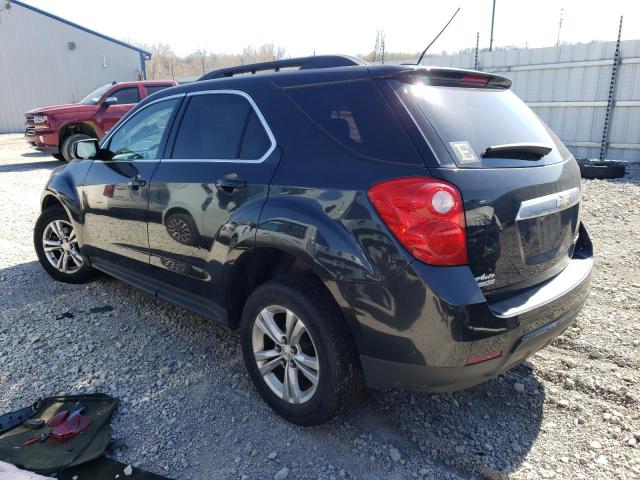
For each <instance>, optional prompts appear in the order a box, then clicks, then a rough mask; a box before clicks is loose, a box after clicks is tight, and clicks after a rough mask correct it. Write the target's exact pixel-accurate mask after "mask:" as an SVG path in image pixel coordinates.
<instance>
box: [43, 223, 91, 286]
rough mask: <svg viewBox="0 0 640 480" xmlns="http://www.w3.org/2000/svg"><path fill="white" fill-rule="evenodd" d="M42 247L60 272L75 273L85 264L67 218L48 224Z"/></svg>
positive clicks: (48, 258) (50, 261)
mask: <svg viewBox="0 0 640 480" xmlns="http://www.w3.org/2000/svg"><path fill="white" fill-rule="evenodd" d="M42 248H43V250H44V254H45V256H46V257H47V260H49V263H50V264H51V265H52V266H53V267H54V268H55V269H56V270H58V271H59V272H62V273H66V274H73V273H76V272H77V271H78V270H80V269H81V268H82V265H83V264H84V260H83V258H82V255H80V251H79V250H78V238H77V237H76V233H75V231H74V229H73V226H72V225H71V224H70V223H69V222H67V221H65V220H53V221H52V222H50V223H49V224H48V225H47V226H46V228H45V229H44V232H43V234H42Z"/></svg>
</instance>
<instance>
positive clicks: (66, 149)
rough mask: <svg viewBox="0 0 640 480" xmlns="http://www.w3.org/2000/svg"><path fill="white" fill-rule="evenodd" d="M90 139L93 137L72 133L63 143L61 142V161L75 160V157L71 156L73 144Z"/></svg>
mask: <svg viewBox="0 0 640 480" xmlns="http://www.w3.org/2000/svg"><path fill="white" fill-rule="evenodd" d="M90 138H93V137H90V136H89V135H85V134H84V133H74V134H72V135H69V136H68V137H67V138H65V139H64V142H62V148H61V149H60V153H61V154H62V157H63V160H64V161H66V162H71V161H72V160H75V158H76V157H75V156H74V155H73V144H74V143H76V142H79V141H80V140H88V139H90Z"/></svg>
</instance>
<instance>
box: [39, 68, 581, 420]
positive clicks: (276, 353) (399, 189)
mask: <svg viewBox="0 0 640 480" xmlns="http://www.w3.org/2000/svg"><path fill="white" fill-rule="evenodd" d="M510 86H511V82H510V81H509V80H508V79H506V78H504V77H500V76H497V75H493V74H488V73H483V72H477V71H468V70H457V69H447V68H430V67H425V66H422V65H368V64H365V63H364V62H362V61H360V60H358V59H354V58H350V57H345V56H317V57H309V58H300V59H289V60H281V61H275V62H268V63H263V64H253V65H244V66H239V67H232V68H226V69H223V70H217V71H214V72H211V73H208V74H206V75H204V76H203V77H202V78H201V79H200V80H198V81H196V82H193V83H190V84H187V85H182V86H177V87H172V88H167V89H165V90H162V91H160V92H158V93H155V94H153V95H151V96H149V97H148V98H145V99H144V100H143V101H142V102H140V103H139V104H138V105H137V106H135V107H134V108H133V109H132V110H131V111H130V112H129V113H128V114H127V115H126V116H125V117H123V118H122V119H121V120H120V121H119V122H118V123H117V124H116V125H115V126H114V128H112V130H111V131H110V132H109V134H108V135H107V136H106V137H105V138H104V139H102V141H100V142H98V141H97V140H82V141H79V142H77V143H75V144H74V146H73V147H72V148H73V149H74V150H73V152H74V154H75V156H76V157H77V159H76V160H74V161H73V162H71V163H70V164H68V165H65V166H61V167H60V168H58V169H56V170H54V171H53V173H52V175H51V178H50V179H49V181H48V183H47V185H46V187H45V190H44V193H43V196H42V200H41V207H42V213H41V215H40V217H39V218H38V220H37V223H36V225H35V231H34V242H35V248H36V251H37V254H38V258H39V260H40V263H41V264H42V267H43V268H44V269H45V270H46V271H47V273H49V275H51V276H52V277H53V278H55V279H56V280H60V281H63V282H69V283H81V282H85V281H88V280H89V279H90V278H91V277H92V276H93V274H94V272H95V271H96V270H99V271H102V272H106V273H107V274H109V275H112V276H114V277H116V278H118V279H121V280H124V281H126V282H129V283H131V284H133V285H135V286H137V287H140V288H142V289H144V290H147V291H148V292H150V293H152V294H154V295H156V296H158V297H161V298H164V299H167V300H168V301H170V302H173V303H175V304H178V305H182V306H184V307H186V308H188V309H190V310H192V311H194V312H198V313H200V314H202V315H204V316H206V317H208V318H210V319H213V320H216V321H218V322H221V323H223V324H226V325H228V326H229V327H231V328H233V329H238V330H239V336H240V343H241V347H242V353H243V357H244V361H245V364H246V367H247V369H248V371H249V374H250V376H251V379H252V380H253V383H254V384H255V388H256V389H257V390H258V392H259V393H260V394H261V396H262V397H263V398H264V400H265V401H266V402H267V403H268V404H269V405H270V406H271V407H272V408H273V410H275V411H276V412H277V413H278V414H280V415H282V416H283V417H285V418H286V419H288V420H289V421H291V422H294V423H297V424H300V425H313V424H318V423H321V422H324V421H326V420H328V419H330V418H332V417H333V416H335V415H336V414H337V413H338V412H339V411H340V410H341V409H342V408H343V407H344V406H345V405H346V404H348V403H349V402H350V401H351V400H352V399H354V398H356V397H357V396H358V394H359V393H360V392H361V391H362V390H363V387H364V386H365V385H368V386H370V387H374V388H380V389H390V388H410V389H418V390H423V391H428V392H445V391H452V390H456V389H462V388H466V387H469V386H471V385H474V384H477V383H479V382H482V381H484V380H486V379H488V378H490V377H492V376H495V375H497V374H499V373H500V372H503V371H504V370H506V369H509V368H511V367H513V366H515V365H517V364H518V363H520V362H522V361H523V360H524V359H525V358H526V357H528V356H529V355H531V354H532V353H534V352H535V351H537V350H539V349H540V348H542V347H544V346H545V345H547V344H548V343H549V342H550V341H552V340H553V339H554V338H555V337H556V336H558V335H559V334H560V333H562V332H563V331H564V330H565V329H566V328H567V327H568V326H569V325H570V324H571V322H572V321H573V319H574V318H575V317H576V315H577V313H578V311H579V310H580V308H581V307H582V305H583V304H584V302H585V300H586V297H587V295H588V292H589V287H590V283H591V271H592V265H593V254H592V246H591V241H590V239H589V235H588V233H587V231H586V229H585V227H584V225H583V224H582V223H581V221H580V172H579V169H578V165H577V164H576V161H575V159H574V158H573V156H572V155H571V153H570V152H569V151H568V150H567V149H566V148H565V146H564V145H563V144H562V142H560V140H559V139H558V138H557V137H556V135H555V134H554V133H553V132H552V131H551V130H550V129H549V128H548V127H547V126H546V125H545V124H544V123H543V122H542V121H541V120H540V118H538V117H537V116H536V114H535V113H533V112H532V111H531V110H530V109H529V108H528V107H527V106H526V105H525V104H524V103H523V102H522V101H521V100H520V99H519V98H518V97H517V96H516V95H515V94H514V93H513V92H512V91H511V90H510Z"/></svg>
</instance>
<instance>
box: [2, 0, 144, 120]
mask: <svg viewBox="0 0 640 480" xmlns="http://www.w3.org/2000/svg"><path fill="white" fill-rule="evenodd" d="M150 57H151V54H150V53H148V52H146V51H144V50H141V49H140V48H137V47H135V46H133V45H129V44H127V43H124V42H121V41H119V40H116V39H114V38H110V37H108V36H106V35H102V34H100V33H98V32H94V31H93V30H89V29H87V28H84V27H82V26H80V25H77V24H75V23H72V22H69V21H68V20H65V19H63V18H60V17H57V16H55V15H52V14H50V13H47V12H44V11H42V10H40V9H37V8H35V7H32V6H31V5H27V4H25V3H23V2H19V1H17V0H1V3H0V133H10V132H13V133H15V132H21V131H22V130H23V129H24V112H26V111H27V110H31V109H33V108H38V107H45V106H49V105H57V104H64V103H74V102H77V101H79V100H80V99H82V98H84V97H85V96H86V95H87V94H88V93H90V92H91V91H92V90H93V89H94V88H95V87H97V86H99V85H104V84H105V83H109V82H112V81H113V80H116V81H128V80H129V81H130V80H140V79H144V78H145V60H146V59H149V58H150Z"/></svg>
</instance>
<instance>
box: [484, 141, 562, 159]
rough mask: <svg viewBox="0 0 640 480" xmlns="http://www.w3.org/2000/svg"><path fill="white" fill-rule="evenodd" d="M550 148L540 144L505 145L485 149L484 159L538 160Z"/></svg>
mask: <svg viewBox="0 0 640 480" xmlns="http://www.w3.org/2000/svg"><path fill="white" fill-rule="evenodd" d="M551 150H552V149H551V147H547V146H546V145H543V144H541V143H507V144H504V145H493V146H492V147H489V148H487V149H486V150H485V151H484V153H483V154H482V156H483V157H484V158H517V159H521V160H539V159H541V158H542V157H544V156H545V155H547V154H548V153H550V152H551Z"/></svg>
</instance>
